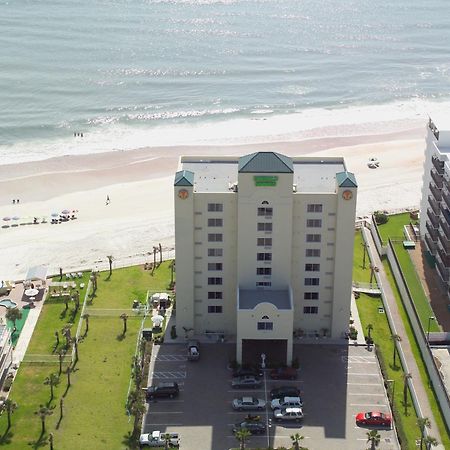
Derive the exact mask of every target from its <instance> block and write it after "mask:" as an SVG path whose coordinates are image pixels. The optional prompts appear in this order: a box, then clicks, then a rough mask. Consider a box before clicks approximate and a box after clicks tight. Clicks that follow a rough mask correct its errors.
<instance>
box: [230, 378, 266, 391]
mask: <svg viewBox="0 0 450 450" xmlns="http://www.w3.org/2000/svg"><path fill="white" fill-rule="evenodd" d="M260 386H261V380H259V379H258V378H255V377H253V376H245V377H236V378H233V379H232V380H231V387H234V388H253V389H255V388H257V387H260Z"/></svg>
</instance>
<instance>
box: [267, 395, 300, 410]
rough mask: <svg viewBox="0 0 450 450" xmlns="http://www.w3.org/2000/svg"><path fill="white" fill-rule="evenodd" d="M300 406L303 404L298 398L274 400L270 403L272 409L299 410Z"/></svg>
mask: <svg viewBox="0 0 450 450" xmlns="http://www.w3.org/2000/svg"><path fill="white" fill-rule="evenodd" d="M302 406H303V402H302V399H301V398H300V397H283V398H275V399H273V400H272V402H271V403H270V407H271V408H272V409H282V408H301V407H302Z"/></svg>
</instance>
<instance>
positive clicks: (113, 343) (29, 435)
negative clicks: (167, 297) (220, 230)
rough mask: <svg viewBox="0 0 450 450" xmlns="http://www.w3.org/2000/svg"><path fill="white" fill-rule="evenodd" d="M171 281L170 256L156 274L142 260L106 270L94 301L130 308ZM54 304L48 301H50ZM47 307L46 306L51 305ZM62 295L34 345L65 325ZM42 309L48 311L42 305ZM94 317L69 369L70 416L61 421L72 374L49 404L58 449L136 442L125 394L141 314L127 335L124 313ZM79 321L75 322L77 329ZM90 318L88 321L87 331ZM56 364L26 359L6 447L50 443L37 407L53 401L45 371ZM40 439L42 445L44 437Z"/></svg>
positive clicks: (1, 425)
mask: <svg viewBox="0 0 450 450" xmlns="http://www.w3.org/2000/svg"><path fill="white" fill-rule="evenodd" d="M169 281H170V271H169V269H168V263H164V264H163V265H162V266H161V267H160V268H159V269H157V270H156V271H155V274H154V276H153V277H152V276H151V275H150V273H149V272H148V271H144V270H143V269H142V268H141V267H130V268H126V269H120V270H114V272H113V275H112V277H111V278H110V279H109V278H108V273H101V274H100V275H99V278H98V290H97V294H96V297H95V298H94V299H93V302H92V307H95V308H107V309H125V308H127V309H130V308H131V304H132V302H133V300H134V299H139V300H142V301H143V300H144V299H145V296H146V291H147V289H150V290H165V289H166V288H167V285H168V283H169ZM47 306H48V307H47ZM46 307H47V308H46ZM64 308H65V307H64V303H62V305H61V304H57V303H56V304H55V303H54V302H49V304H48V305H44V309H46V311H45V314H44V315H43V316H42V323H41V320H40V321H39V326H38V327H36V329H35V332H34V334H33V337H32V345H31V347H30V348H31V349H32V350H33V352H34V353H36V352H41V351H42V352H45V351H47V352H48V351H49V349H50V351H51V348H52V345H53V344H54V331H55V329H58V327H60V325H61V321H63V320H64V318H63V319H61V317H60V314H61V311H62V310H64ZM42 312H43V313H44V311H42ZM111 314H112V315H111V316H108V317H105V316H94V315H91V317H90V318H89V332H88V334H87V336H85V338H84V339H83V341H82V342H81V343H80V344H79V358H80V359H79V361H78V363H77V364H76V367H75V371H74V372H73V374H72V376H71V387H70V388H69V389H68V390H67V393H66V395H65V397H64V417H63V419H62V420H61V422H60V425H59V427H58V428H56V426H57V423H58V421H59V418H60V415H59V402H60V399H61V398H62V396H63V394H64V393H65V391H66V388H67V376H66V374H65V373H63V374H62V376H61V383H60V385H59V386H58V387H57V389H55V398H54V399H53V401H52V402H51V403H50V404H49V405H50V407H55V409H54V413H53V415H52V416H50V417H49V418H48V419H47V425H48V426H47V432H52V433H53V434H54V442H55V449H61V450H75V449H77V450H78V449H88V448H95V449H126V448H134V447H133V445H132V444H131V443H130V442H129V441H128V436H129V434H130V433H131V430H132V426H133V419H132V418H131V420H129V418H128V417H127V415H126V411H125V402H126V394H127V391H128V385H129V380H130V374H131V359H132V356H133V355H134V351H135V346H136V340H137V333H138V331H139V327H140V324H141V320H142V316H140V317H132V316H131V315H130V317H129V319H128V321H127V329H128V330H127V333H126V335H125V337H123V336H122V328H123V323H122V320H121V319H120V318H119V315H117V316H115V315H114V313H111ZM75 328H76V325H74V327H73V329H74V331H73V334H74V333H75ZM84 329H85V324H83V328H82V333H83V332H84ZM52 371H53V372H57V371H58V365H57V364H56V365H53V366H52V365H32V364H26V363H24V364H22V365H21V367H20V369H19V373H18V375H17V378H16V381H15V382H14V385H13V389H12V392H11V398H12V399H13V400H14V401H15V402H17V404H18V405H19V408H18V409H17V411H16V412H15V413H14V415H13V417H12V422H13V425H12V428H11V430H10V431H9V433H8V434H7V435H5V434H4V432H5V429H6V415H3V417H2V418H1V419H0V436H1V435H3V436H4V437H3V439H2V440H1V441H0V445H1V444H2V445H3V446H5V447H6V448H10V449H18V450H19V449H20V450H22V449H24V448H40V447H42V445H45V448H47V447H48V444H43V443H42V440H41V442H38V439H39V435H40V420H39V418H38V417H37V416H35V414H34V412H35V411H36V410H37V409H38V407H39V405H40V404H45V403H47V402H48V401H49V397H50V390H49V387H48V386H44V385H43V382H44V380H45V378H46V377H47V376H48V375H49V374H50V373H51V372H52ZM41 444H42V445H41Z"/></svg>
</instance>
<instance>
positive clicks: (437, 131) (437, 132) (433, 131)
mask: <svg viewBox="0 0 450 450" xmlns="http://www.w3.org/2000/svg"><path fill="white" fill-rule="evenodd" d="M428 127H429V128H430V130H431V132H432V133H433V134H434V137H435V138H436V139H437V140H439V130H438V129H437V127H436V125H435V124H434V122H433V121H432V120H431V119H429V120H428Z"/></svg>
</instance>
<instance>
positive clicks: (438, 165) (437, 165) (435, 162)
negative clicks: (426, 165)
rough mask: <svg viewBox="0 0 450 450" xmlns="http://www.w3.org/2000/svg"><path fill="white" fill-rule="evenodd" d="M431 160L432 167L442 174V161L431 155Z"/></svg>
mask: <svg viewBox="0 0 450 450" xmlns="http://www.w3.org/2000/svg"><path fill="white" fill-rule="evenodd" d="M431 162H432V163H433V166H434V168H435V169H436V171H437V173H438V174H439V175H444V161H440V160H439V158H436V156H433V157H432V158H431Z"/></svg>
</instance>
